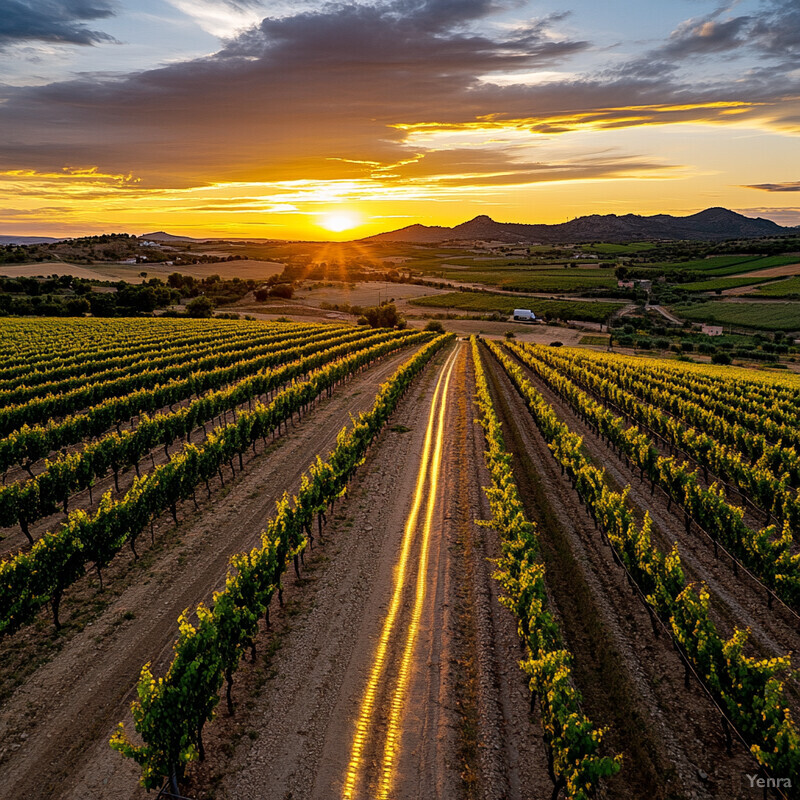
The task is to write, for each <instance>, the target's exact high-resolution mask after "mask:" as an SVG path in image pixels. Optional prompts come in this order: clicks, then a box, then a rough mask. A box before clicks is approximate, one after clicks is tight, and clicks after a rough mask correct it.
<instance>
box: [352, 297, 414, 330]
mask: <svg viewBox="0 0 800 800" xmlns="http://www.w3.org/2000/svg"><path fill="white" fill-rule="evenodd" d="M359 324H362V325H369V326H370V328H400V329H402V328H405V326H406V320H405V318H404V317H403V316H401V315H400V314H398V313H397V306H396V305H395V304H394V303H381V304H380V305H379V306H373V307H372V308H365V309H364V316H363V317H362V318H361V319H359Z"/></svg>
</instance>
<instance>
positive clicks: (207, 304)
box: [186, 294, 214, 318]
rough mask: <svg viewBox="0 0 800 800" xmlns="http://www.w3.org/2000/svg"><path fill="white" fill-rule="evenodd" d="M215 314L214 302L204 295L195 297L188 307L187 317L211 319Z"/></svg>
mask: <svg viewBox="0 0 800 800" xmlns="http://www.w3.org/2000/svg"><path fill="white" fill-rule="evenodd" d="M213 313H214V302H213V300H211V298H209V297H206V296H205V295H204V294H201V295H199V296H198V297H195V298H194V300H191V301H190V302H189V304H188V305H187V306H186V315H187V316H189V317H198V318H199V317H210V316H212V314H213Z"/></svg>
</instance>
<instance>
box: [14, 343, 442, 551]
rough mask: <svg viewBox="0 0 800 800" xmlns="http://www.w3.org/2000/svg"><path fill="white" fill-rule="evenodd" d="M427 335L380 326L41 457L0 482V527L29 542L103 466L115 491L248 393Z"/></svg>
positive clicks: (250, 395)
mask: <svg viewBox="0 0 800 800" xmlns="http://www.w3.org/2000/svg"><path fill="white" fill-rule="evenodd" d="M427 338H429V337H428V336H427V335H426V334H424V333H421V334H415V335H412V336H405V337H402V338H399V337H397V336H396V335H394V334H393V333H391V332H388V331H384V332H379V333H376V334H374V335H373V336H369V337H367V338H361V339H358V340H356V341H354V342H353V341H349V342H345V343H344V344H339V345H336V344H335V343H334V344H332V345H331V346H330V347H325V348H324V349H320V350H319V352H316V353H313V354H312V355H308V356H305V357H304V358H300V359H297V360H295V361H291V362H289V363H288V364H285V365H283V366H279V367H274V368H269V367H268V368H265V369H262V370H260V371H259V372H257V373H256V374H255V375H252V376H249V377H247V378H243V379H242V380H240V381H238V382H237V383H234V384H233V385H231V386H230V387H228V388H226V389H223V390H220V391H216V392H210V393H208V394H205V395H203V396H202V397H200V398H199V399H198V400H194V401H192V402H191V403H189V405H187V406H184V407H182V408H179V409H177V410H176V411H174V412H172V413H167V414H157V415H155V416H154V417H152V418H150V417H147V416H143V417H142V419H141V420H140V421H139V424H138V425H137V426H136V428H135V429H133V430H128V431H123V432H122V433H116V432H113V433H109V434H107V435H106V436H104V437H102V438H101V439H99V440H98V441H97V442H93V443H90V444H88V445H87V446H86V447H85V448H84V449H83V450H81V451H80V452H78V453H72V454H69V455H64V456H61V457H59V458H57V459H55V460H53V461H47V462H45V469H44V470H43V471H42V472H41V473H39V474H38V475H37V476H36V477H35V478H32V479H31V480H29V481H27V482H25V483H22V482H17V483H12V484H9V485H6V486H2V487H0V527H7V526H10V525H13V524H14V523H15V522H18V523H19V524H20V526H21V528H22V531H23V533H25V535H26V536H27V537H28V539H29V540H30V541H31V544H32V543H33V540H32V539H31V536H30V533H29V530H28V525H29V524H30V523H31V522H35V521H36V520H38V519H41V518H42V517H45V516H47V515H49V514H53V513H55V512H56V511H57V510H58V507H59V506H62V507H63V508H64V513H67V509H68V501H69V497H70V496H71V495H72V494H73V493H74V492H76V491H80V490H82V489H86V488H89V489H91V487H92V485H93V483H94V481H95V480H96V479H99V478H102V477H104V476H105V475H106V473H107V472H108V471H109V470H112V471H113V473H114V483H115V486H116V487H117V491H119V484H118V476H119V473H120V471H121V470H123V469H125V468H126V467H130V466H133V467H135V469H136V474H137V476H139V462H140V460H141V459H142V458H143V457H144V456H145V455H146V454H147V453H149V452H150V451H151V450H152V449H153V448H155V447H156V446H158V445H162V446H164V447H165V448H166V447H168V446H169V445H171V444H172V443H173V442H175V441H176V440H177V439H180V438H181V437H184V436H186V437H188V435H189V434H190V433H191V431H193V430H194V429H195V428H197V427H198V426H200V425H202V426H204V427H205V424H206V423H207V422H209V421H211V420H213V419H214V418H215V417H216V416H217V415H218V414H221V413H224V412H227V411H229V410H232V409H236V408H237V407H238V406H239V405H241V404H242V403H245V402H250V404H251V405H252V401H253V399H254V398H257V397H259V396H260V395H262V394H263V395H265V394H267V393H268V392H272V391H274V390H275V389H277V388H278V387H280V386H282V385H283V384H285V383H286V382H288V381H291V380H294V379H296V378H298V377H300V376H302V375H304V374H305V373H306V372H308V371H309V370H312V369H316V368H317V367H319V366H321V365H322V364H325V363H327V362H329V361H332V360H333V359H336V358H339V357H341V356H343V355H346V354H348V353H352V352H355V351H359V350H365V349H367V348H371V350H370V352H372V353H374V354H376V355H375V357H378V355H383V354H385V353H388V352H390V351H391V350H395V349H397V348H399V347H404V346H406V345H409V344H414V343H416V342H419V341H422V340H425V339H427ZM379 343H381V344H380V345H379ZM326 344H327V343H326ZM376 345H378V347H375V346H376Z"/></svg>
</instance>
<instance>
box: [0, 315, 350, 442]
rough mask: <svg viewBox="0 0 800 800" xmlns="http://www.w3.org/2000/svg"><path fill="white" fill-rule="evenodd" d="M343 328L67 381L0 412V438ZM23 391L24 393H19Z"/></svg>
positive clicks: (274, 336)
mask: <svg viewBox="0 0 800 800" xmlns="http://www.w3.org/2000/svg"><path fill="white" fill-rule="evenodd" d="M345 330H348V329H347V328H339V329H338V330H335V331H333V333H332V334H331V332H330V331H328V330H322V331H320V330H319V329H317V331H318V332H315V334H314V335H312V336H311V337H309V331H308V330H305V331H304V330H302V329H300V330H297V329H296V330H293V331H291V332H290V333H289V334H288V335H287V334H286V333H284V332H273V331H270V332H269V333H268V334H267V335H266V336H264V337H256V341H250V342H247V341H243V342H241V343H240V345H239V347H238V348H237V349H235V350H234V351H232V352H225V351H222V352H216V351H213V350H212V352H211V354H210V355H207V356H205V357H204V358H201V359H199V360H197V361H193V360H191V359H186V358H184V359H182V360H181V362H180V363H179V364H177V365H173V366H171V367H166V368H163V367H162V368H156V369H146V370H142V371H140V372H138V373H128V374H125V375H123V376H122V377H118V378H115V379H113V380H109V381H105V382H103V383H89V384H85V383H84V381H83V380H82V379H81V378H80V377H78V378H70V379H69V381H68V382H69V384H70V386H71V387H72V388H70V390H69V391H66V392H63V393H61V394H47V395H42V396H36V397H34V398H32V399H29V400H27V401H26V402H24V403H19V404H16V405H6V406H4V407H2V408H0V436H6V435H8V434H9V433H10V432H12V431H14V430H18V429H19V428H20V427H22V426H23V425H36V424H38V423H40V422H42V421H44V420H53V419H55V418H56V417H63V416H65V415H68V414H74V413H76V412H78V411H81V410H82V409H85V408H88V407H90V406H93V405H97V404H99V403H102V402H103V401H104V400H106V399H110V398H119V397H124V396H131V395H132V394H133V393H134V392H136V391H138V390H140V389H152V388H154V387H156V386H164V385H168V384H171V383H174V382H176V381H181V380H185V379H186V378H188V377H190V376H192V375H194V374H197V373H200V374H202V373H206V372H210V371H211V370H215V369H220V368H223V367H227V366H230V365H232V364H237V363H239V362H242V361H243V360H244V359H243V356H244V357H246V360H247V361H252V360H253V358H254V357H255V356H258V355H268V354H270V353H273V352H275V351H276V350H283V349H284V348H285V347H286V346H287V345H288V344H290V343H296V344H299V343H301V342H304V341H306V340H308V339H312V340H313V339H319V338H321V337H326V336H331V335H334V336H335V335H336V334H337V333H342V332H344V331H345ZM23 391H24V389H23Z"/></svg>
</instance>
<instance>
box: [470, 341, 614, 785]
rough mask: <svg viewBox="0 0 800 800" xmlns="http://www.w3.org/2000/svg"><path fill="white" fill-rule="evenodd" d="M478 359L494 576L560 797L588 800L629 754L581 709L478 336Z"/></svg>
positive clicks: (474, 347)
mask: <svg viewBox="0 0 800 800" xmlns="http://www.w3.org/2000/svg"><path fill="white" fill-rule="evenodd" d="M472 360H473V363H474V365H475V381H476V385H477V396H476V405H477V406H478V409H479V411H480V418H481V424H482V425H483V429H484V433H485V436H486V444H487V449H486V451H485V453H484V456H485V460H486V466H487V467H488V469H489V473H490V474H491V476H492V484H491V486H488V487H485V489H484V491H485V492H486V496H487V497H488V498H489V504H490V506H491V509H492V519H491V525H492V527H493V528H494V529H495V530H496V531H497V532H498V533H499V534H500V536H501V538H502V544H503V557H502V558H501V559H500V560H499V561H498V564H497V566H498V569H497V572H496V573H495V578H497V579H498V580H499V581H500V583H501V585H502V587H503V589H504V591H505V593H506V597H504V598H503V599H502V602H503V604H504V605H505V606H507V607H508V608H509V609H510V610H511V611H512V612H513V613H514V614H515V616H516V617H517V620H518V630H519V635H520V637H521V639H522V641H523V642H524V644H525V646H526V648H527V649H526V657H525V659H524V660H523V661H522V662H520V666H521V667H522V669H523V670H524V671H525V673H526V674H527V675H528V676H529V678H530V681H529V685H530V689H531V692H532V693H533V694H534V696H535V697H537V698H538V700H539V704H540V707H541V716H542V727H543V729H544V738H545V742H546V744H547V747H548V756H549V761H550V769H551V772H552V774H553V779H554V782H555V789H554V796H555V794H556V793H557V792H559V791H560V789H562V788H563V789H564V791H565V793H566V796H567V797H568V798H575V799H576V800H587V798H589V797H593V796H594V792H595V790H596V789H597V786H598V784H599V783H600V782H601V780H602V779H603V778H607V777H610V776H612V775H615V774H616V773H617V772H619V770H620V767H621V765H622V756H620V755H617V756H614V757H613V758H611V757H608V756H602V755H600V748H601V744H602V740H603V736H604V734H605V731H606V729H603V728H597V727H596V726H595V725H594V724H593V723H592V721H591V720H590V719H589V718H588V717H586V715H585V714H584V713H583V711H582V710H581V696H580V693H579V692H578V690H577V689H576V688H575V686H574V685H573V683H572V669H571V666H570V664H571V662H572V654H571V653H570V652H569V650H567V649H566V648H565V647H564V645H563V642H562V639H561V631H560V628H559V625H558V622H557V621H556V620H555V619H554V618H553V616H552V614H551V613H550V612H549V611H548V609H547V604H548V598H547V589H546V585H545V568H544V565H543V564H542V561H541V553H540V548H539V541H538V534H537V531H536V526H535V525H534V523H532V522H530V520H528V518H527V516H526V514H525V509H524V507H523V505H522V500H521V499H520V497H519V493H518V491H517V486H516V483H515V481H514V475H513V472H512V469H511V463H510V462H511V458H510V455H509V454H508V453H507V452H506V450H505V442H504V441H503V434H502V431H501V427H500V421H499V420H498V418H497V414H496V413H495V410H494V405H493V404H492V398H491V395H490V394H489V386H488V383H487V381H486V375H485V373H484V370H483V365H482V364H481V357H480V352H479V349H478V343H477V340H476V339H475V337H472Z"/></svg>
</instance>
